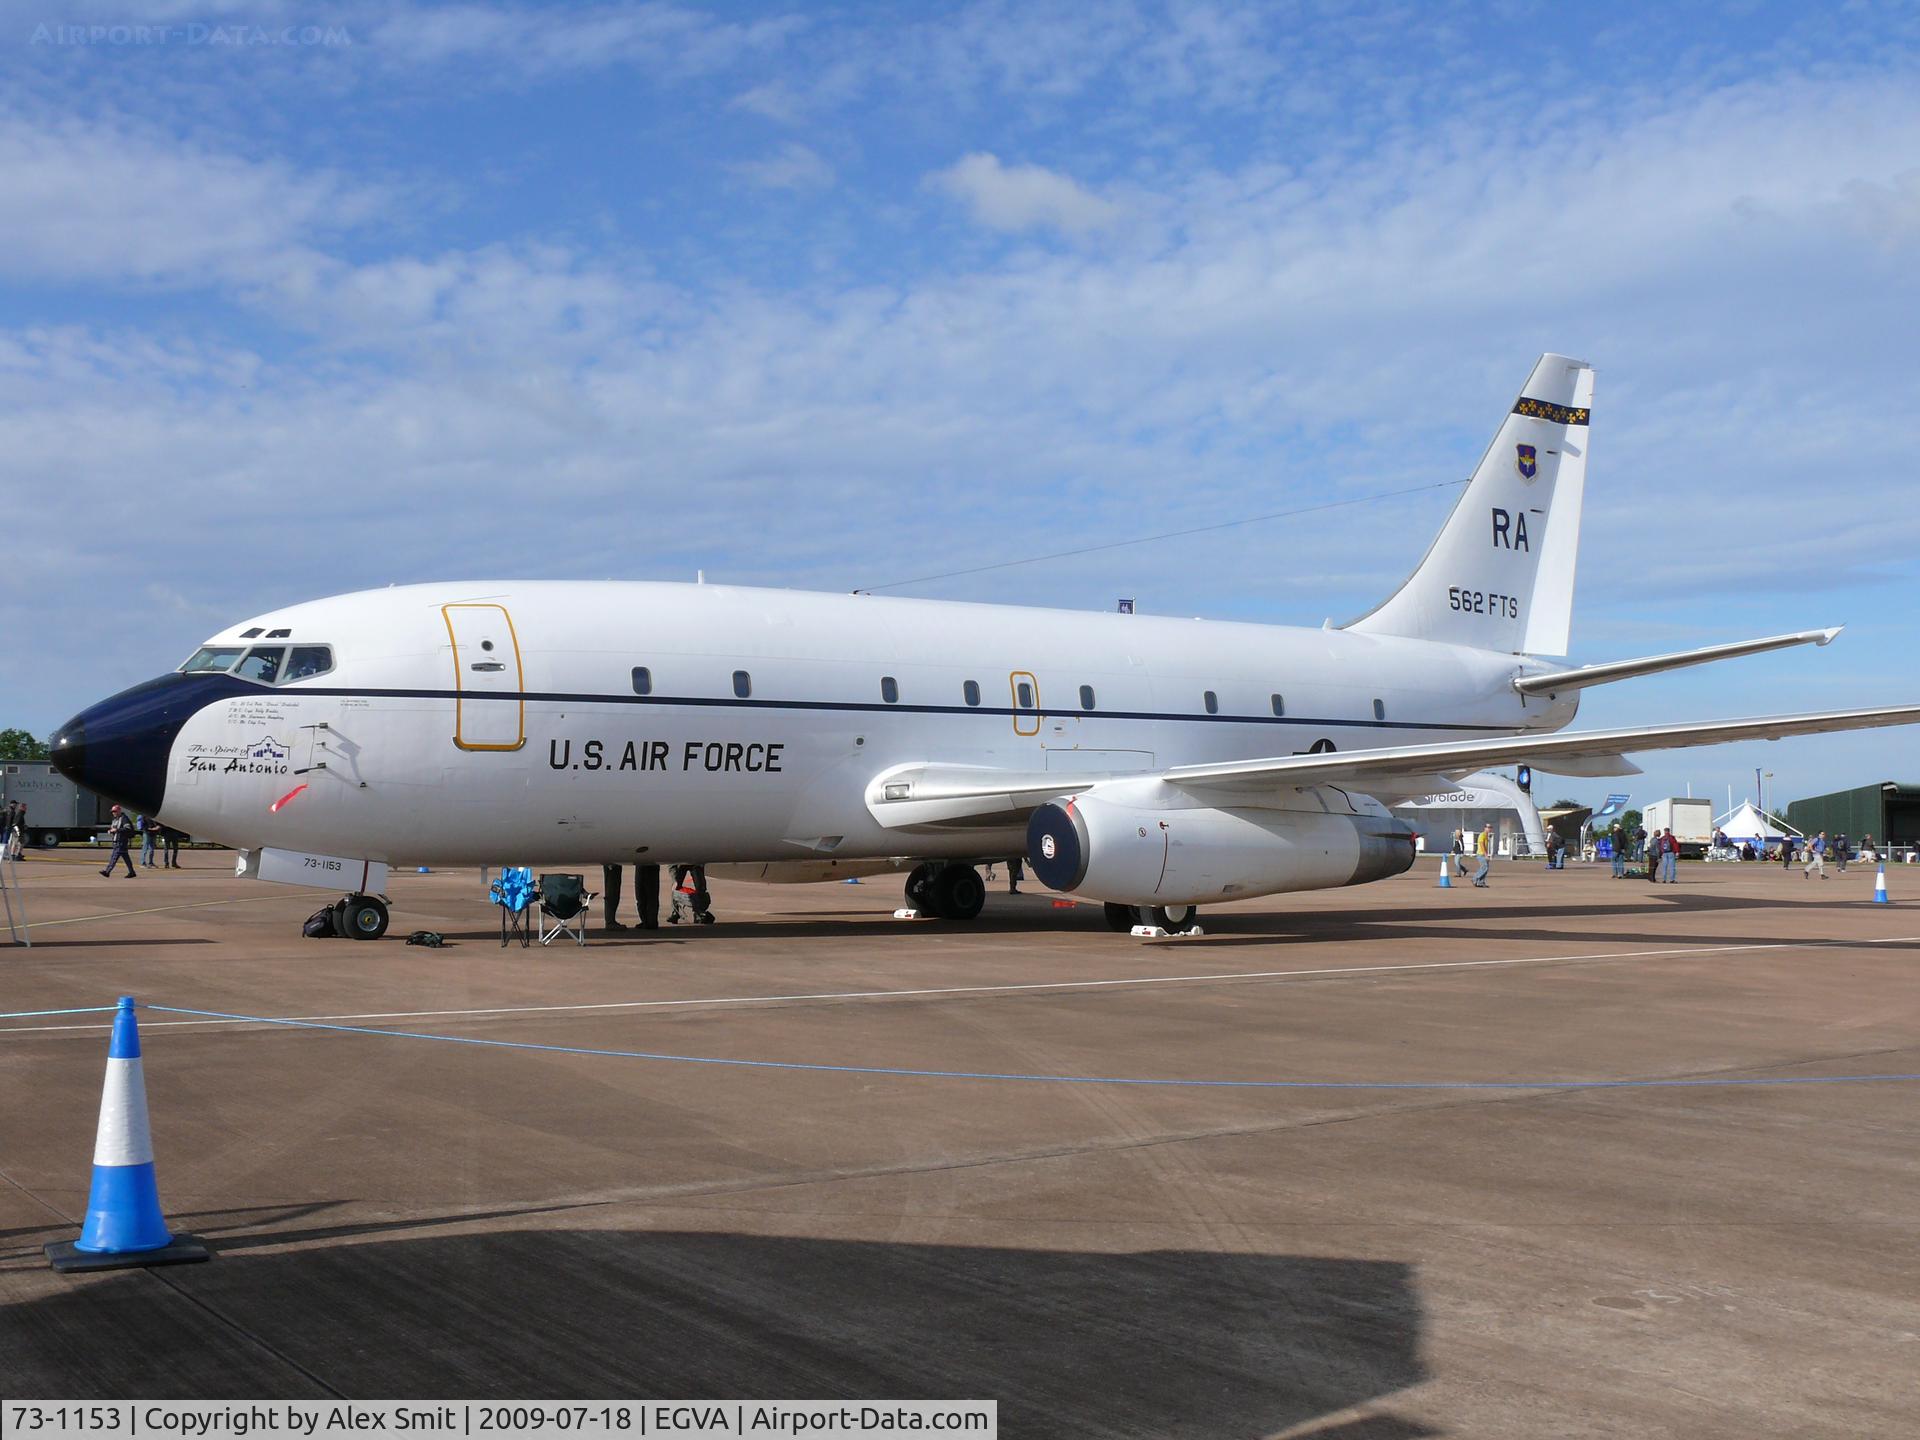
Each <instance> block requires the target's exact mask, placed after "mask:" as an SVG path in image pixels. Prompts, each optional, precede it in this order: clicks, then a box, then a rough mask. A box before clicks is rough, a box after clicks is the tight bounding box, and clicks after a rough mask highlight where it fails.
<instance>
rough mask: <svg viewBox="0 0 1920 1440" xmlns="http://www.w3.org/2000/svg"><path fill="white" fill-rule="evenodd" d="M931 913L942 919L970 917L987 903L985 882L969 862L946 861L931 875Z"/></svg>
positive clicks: (968, 918)
mask: <svg viewBox="0 0 1920 1440" xmlns="http://www.w3.org/2000/svg"><path fill="white" fill-rule="evenodd" d="M929 898H930V899H931V900H932V902H933V913H934V914H936V915H938V916H939V917H940V918H941V919H942V920H971V919H973V918H974V917H975V916H977V915H978V914H979V913H980V912H981V910H982V909H984V908H985V906H986V903H987V882H986V881H984V880H982V879H981V878H980V872H979V871H978V870H976V869H974V868H973V866H971V865H949V866H947V867H946V868H945V869H943V870H941V871H940V873H939V874H938V875H936V876H934V877H933V887H932V893H931V895H930V897H929Z"/></svg>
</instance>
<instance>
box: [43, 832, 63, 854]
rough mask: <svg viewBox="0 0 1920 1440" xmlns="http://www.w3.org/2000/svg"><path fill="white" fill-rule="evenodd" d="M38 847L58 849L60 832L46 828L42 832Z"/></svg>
mask: <svg viewBox="0 0 1920 1440" xmlns="http://www.w3.org/2000/svg"><path fill="white" fill-rule="evenodd" d="M40 848H41V849H42V850H57V849H59V848H60V832H59V831H58V830H48V831H46V832H45V833H44V834H42V835H41V837H40Z"/></svg>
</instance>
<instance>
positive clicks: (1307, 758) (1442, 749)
mask: <svg viewBox="0 0 1920 1440" xmlns="http://www.w3.org/2000/svg"><path fill="white" fill-rule="evenodd" d="M1913 724H1920V705H1900V706H1893V707H1890V708H1886V709H1874V710H1823V711H1818V712H1815V713H1811V714H1804V715H1764V716H1760V717H1758V718H1756V719H1750V720H1696V721H1694V722H1693V723H1691V724H1687V725H1650V726H1635V727H1632V728H1628V729H1618V730H1582V731H1574V732H1572V733H1567V732H1561V733H1558V734H1536V735H1513V736H1502V737H1499V738H1497V739H1492V740H1463V741H1457V742H1452V743H1448V744H1440V745H1391V746H1386V747H1383V748H1380V749H1375V750H1346V751H1337V750H1335V751H1328V752H1327V753H1326V754H1323V755H1283V756H1279V757H1276V758H1274V759H1271V760H1229V761H1224V762H1222V763H1219V764H1213V765H1181V766H1177V767H1175V768H1174V769H1172V770H1167V771H1163V772H1162V774H1161V778H1162V779H1164V780H1168V781H1171V782H1172V783H1174V784H1176V785H1181V786H1185V787H1187V788H1190V789H1192V788H1208V787H1216V786H1224V787H1230V788H1243V787H1246V786H1257V785H1289V786H1294V785H1352V786H1354V787H1356V788H1359V789H1364V788H1366V785H1367V783H1368V782H1369V781H1373V780H1382V781H1393V780H1395V779H1397V778H1399V777H1401V776H1412V775H1432V774H1436V773H1437V774H1468V773H1470V772H1472V771H1474V770H1484V769H1485V768H1486V767H1487V766H1489V765H1532V766H1533V767H1534V768H1535V769H1538V770H1545V771H1547V772H1549V773H1554V770H1555V764H1556V762H1566V763H1569V764H1577V765H1587V764H1589V763H1590V762H1592V761H1595V760H1600V761H1610V760H1615V759H1617V758H1618V757H1619V756H1621V755H1623V754H1625V753H1626V752H1628V751H1631V750H1684V749H1687V748H1689V747H1690V746H1694V745H1725V744H1728V743H1729V742H1731V741H1735V740H1784V739H1786V738H1787V737H1788V736H1791V735H1824V734H1827V733H1829V732H1831V731H1836V730H1872V729H1876V728H1878V727H1880V726H1885V725H1913ZM1573 773H1576V774H1577V773H1582V772H1580V771H1574V772H1573Z"/></svg>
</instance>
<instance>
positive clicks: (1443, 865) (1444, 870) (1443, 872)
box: [1438, 851, 1453, 890]
mask: <svg viewBox="0 0 1920 1440" xmlns="http://www.w3.org/2000/svg"><path fill="white" fill-rule="evenodd" d="M1451 861H1452V857H1451V856H1449V855H1447V854H1446V853H1445V852H1444V851H1443V852H1442V853H1441V856H1440V884H1439V886H1438V888H1439V889H1441V890H1451V889H1452V888H1453V865H1452V864H1451Z"/></svg>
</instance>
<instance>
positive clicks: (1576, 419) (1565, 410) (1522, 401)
mask: <svg viewBox="0 0 1920 1440" xmlns="http://www.w3.org/2000/svg"><path fill="white" fill-rule="evenodd" d="M1513 413H1514V414H1516V415H1527V416H1531V417H1532V418H1533V419H1535V420H1551V421H1552V422H1553V423H1554V424H1556V425H1584V424H1586V423H1587V416H1588V415H1589V414H1591V413H1592V412H1591V411H1588V410H1583V409H1579V408H1577V407H1575V406H1572V405H1555V404H1554V403H1553V402H1552V401H1550V400H1529V399H1527V397H1526V396H1524V395H1522V396H1521V397H1520V398H1519V399H1518V400H1516V401H1514V403H1513Z"/></svg>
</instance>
